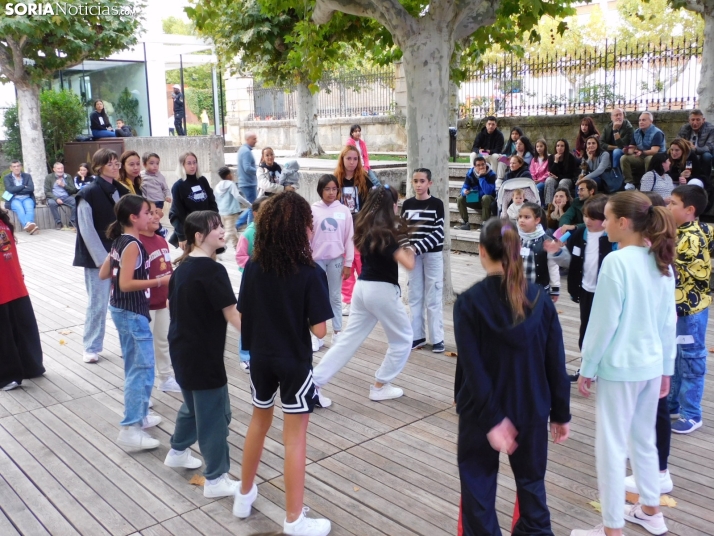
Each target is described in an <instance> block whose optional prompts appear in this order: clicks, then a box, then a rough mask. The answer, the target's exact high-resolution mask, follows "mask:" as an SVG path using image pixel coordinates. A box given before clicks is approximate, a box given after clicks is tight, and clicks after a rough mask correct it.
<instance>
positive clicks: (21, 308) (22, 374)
mask: <svg viewBox="0 0 714 536" xmlns="http://www.w3.org/2000/svg"><path fill="white" fill-rule="evenodd" d="M0 326H2V329H1V330H0V387H5V386H6V385H7V384H8V383H10V382H17V383H22V380H27V379H29V378H36V377H38V376H42V375H43V374H44V373H45V367H44V366H43V365H42V345H41V344H40V332H39V329H38V328H37V320H36V319H35V311H34V310H33V309H32V302H31V301H30V298H29V297H28V296H25V297H24V298H18V299H16V300H12V301H10V302H7V303H3V304H2V305H0Z"/></svg>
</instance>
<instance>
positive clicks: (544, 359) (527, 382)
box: [454, 276, 570, 433]
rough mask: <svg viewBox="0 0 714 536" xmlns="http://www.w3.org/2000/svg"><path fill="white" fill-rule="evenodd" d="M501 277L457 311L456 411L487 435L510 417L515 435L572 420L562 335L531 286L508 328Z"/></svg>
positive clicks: (469, 294)
mask: <svg viewBox="0 0 714 536" xmlns="http://www.w3.org/2000/svg"><path fill="white" fill-rule="evenodd" d="M502 281H503V280H502V278H501V276H488V277H486V278H485V279H484V280H482V281H480V282H478V283H476V284H475V285H474V286H472V287H471V288H470V289H468V290H467V291H466V292H464V293H463V294H461V295H460V296H459V297H458V299H457V300H456V304H454V334H455V336H456V347H457V348H458V358H457V362H456V381H455V389H454V391H455V393H454V396H455V399H456V411H457V412H458V413H459V417H460V419H461V420H462V422H466V420H467V421H468V422H469V423H470V426H472V427H473V428H474V429H478V430H479V431H480V432H481V433H487V432H488V431H489V430H491V428H493V427H494V426H496V425H497V424H498V423H500V422H501V421H502V420H503V418H504V417H508V418H509V419H510V420H511V421H512V422H513V424H514V425H515V427H516V428H529V427H533V426H545V425H546V422H547V421H548V418H549V417H550V421H551V422H554V423H566V422H569V421H570V383H569V380H568V377H567V374H566V371H565V350H564V347H563V333H562V331H561V328H560V321H559V320H558V313H557V311H556V310H555V306H554V305H553V302H552V301H551V299H550V297H549V296H548V294H547V293H546V292H544V291H543V289H542V288H541V287H539V286H537V285H534V284H529V285H528V290H527V292H526V295H527V297H528V300H529V301H530V303H531V304H532V309H530V310H527V316H526V318H525V320H523V321H522V322H520V323H519V324H517V325H514V323H513V316H512V313H511V307H510V305H509V303H508V300H507V297H506V293H505V290H504V288H503V284H502Z"/></svg>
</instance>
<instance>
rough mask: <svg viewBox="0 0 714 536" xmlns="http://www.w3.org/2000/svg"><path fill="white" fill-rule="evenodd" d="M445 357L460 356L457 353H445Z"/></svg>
mask: <svg viewBox="0 0 714 536" xmlns="http://www.w3.org/2000/svg"><path fill="white" fill-rule="evenodd" d="M444 355H445V356H446V357H456V356H458V355H459V354H457V353H456V352H444Z"/></svg>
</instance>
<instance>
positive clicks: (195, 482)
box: [188, 475, 206, 486]
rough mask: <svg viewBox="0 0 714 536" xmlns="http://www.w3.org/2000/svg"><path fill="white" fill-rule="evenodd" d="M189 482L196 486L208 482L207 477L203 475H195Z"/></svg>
mask: <svg viewBox="0 0 714 536" xmlns="http://www.w3.org/2000/svg"><path fill="white" fill-rule="evenodd" d="M188 483H189V484H192V485H194V486H203V485H204V484H205V483H206V477H205V476H201V475H193V476H192V477H191V480H189V481H188Z"/></svg>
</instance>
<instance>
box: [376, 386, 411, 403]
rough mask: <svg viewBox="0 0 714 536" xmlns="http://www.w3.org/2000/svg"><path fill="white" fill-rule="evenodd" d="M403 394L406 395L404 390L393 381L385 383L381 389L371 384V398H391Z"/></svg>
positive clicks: (377, 399)
mask: <svg viewBox="0 0 714 536" xmlns="http://www.w3.org/2000/svg"><path fill="white" fill-rule="evenodd" d="M402 395H404V391H403V390H402V389H400V388H399V387H394V386H393V385H392V384H391V383H385V384H384V385H383V386H382V387H380V388H379V389H378V388H376V387H375V386H374V385H370V386H369V399H370V400H376V401H379V400H391V399H392V398H399V397H400V396H402Z"/></svg>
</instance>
